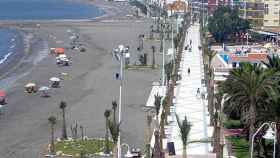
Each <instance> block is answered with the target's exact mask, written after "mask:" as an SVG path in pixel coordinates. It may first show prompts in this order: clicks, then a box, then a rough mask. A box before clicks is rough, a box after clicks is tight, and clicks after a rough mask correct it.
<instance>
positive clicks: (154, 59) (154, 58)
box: [151, 46, 156, 69]
mask: <svg viewBox="0 0 280 158" xmlns="http://www.w3.org/2000/svg"><path fill="white" fill-rule="evenodd" d="M151 49H152V53H153V60H152V67H153V69H154V68H156V57H155V52H156V47H155V46H152V47H151Z"/></svg>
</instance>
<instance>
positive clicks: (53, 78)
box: [50, 77, 60, 82]
mask: <svg viewBox="0 0 280 158" xmlns="http://www.w3.org/2000/svg"><path fill="white" fill-rule="evenodd" d="M50 81H52V82H59V81H60V79H59V78H57V77H52V78H50Z"/></svg>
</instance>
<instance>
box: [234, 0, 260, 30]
mask: <svg viewBox="0 0 280 158" xmlns="http://www.w3.org/2000/svg"><path fill="white" fill-rule="evenodd" d="M239 11H240V12H239V13H240V16H241V17H243V18H245V19H248V20H249V21H250V22H251V24H252V25H253V26H263V23H264V2H263V0H245V1H243V2H242V3H241V4H240V7H239Z"/></svg>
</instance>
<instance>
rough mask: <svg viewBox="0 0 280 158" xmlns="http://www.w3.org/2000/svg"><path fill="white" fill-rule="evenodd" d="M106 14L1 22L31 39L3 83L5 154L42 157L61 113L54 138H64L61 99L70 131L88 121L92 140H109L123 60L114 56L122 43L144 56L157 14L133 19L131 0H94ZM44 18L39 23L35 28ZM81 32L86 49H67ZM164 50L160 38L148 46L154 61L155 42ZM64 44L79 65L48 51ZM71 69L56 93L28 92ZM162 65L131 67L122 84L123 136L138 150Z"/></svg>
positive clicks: (0, 138)
mask: <svg viewBox="0 0 280 158" xmlns="http://www.w3.org/2000/svg"><path fill="white" fill-rule="evenodd" d="M91 3H94V4H95V5H96V6H98V7H101V8H102V9H104V10H105V12H106V13H107V14H106V15H104V16H102V17H99V18H97V19H94V20H85V21H77V20H76V21H71V20H67V21H55V20H54V21H32V22H31V21H27V22H21V23H19V22H15V21H6V22H2V23H1V24H0V25H1V26H10V27H14V28H17V29H21V30H24V31H25V32H26V34H27V35H28V36H27V37H29V38H30V39H28V40H29V41H28V42H27V43H26V46H25V49H26V50H25V52H23V53H22V55H21V57H19V58H17V59H13V60H12V61H14V62H15V64H13V65H12V66H13V68H11V69H9V70H8V71H5V73H3V74H2V73H1V74H2V76H1V77H2V78H1V82H0V83H1V85H4V86H5V89H6V90H7V95H8V104H7V105H6V106H5V112H4V114H3V115H0V126H1V128H0V146H1V148H0V155H1V156H0V157H1V158H2V157H3V158H6V157H7V158H36V157H41V156H42V152H43V151H44V149H45V148H46V146H47V144H48V143H49V139H50V126H49V124H48V120H47V119H48V117H49V116H50V115H55V116H57V118H58V124H57V125H56V127H55V129H56V130H55V136H56V137H60V136H61V119H62V118H61V110H60V109H59V103H60V101H62V100H63V101H66V103H67V105H68V106H67V108H66V118H67V126H68V135H69V136H71V133H70V125H71V124H73V123H74V122H78V124H79V125H83V126H84V127H85V130H86V132H85V133H86V135H87V136H88V137H104V135H105V118H104V115H103V114H104V111H105V109H110V108H111V102H112V101H113V100H116V101H118V99H119V83H120V82H119V80H116V79H115V73H117V72H118V71H119V64H118V62H117V61H116V60H115V59H114V57H113V56H112V53H111V52H112V50H113V49H114V48H116V47H117V46H118V45H119V44H124V45H129V46H130V52H131V63H134V62H136V61H137V60H138V59H137V58H138V54H139V53H138V52H137V50H136V48H137V47H138V36H139V35H140V34H145V35H146V36H148V34H149V31H150V30H149V28H150V25H151V24H152V21H151V20H150V19H146V18H143V17H142V18H136V17H130V16H126V15H128V14H133V8H132V7H131V6H128V5H127V4H123V5H120V3H109V2H103V1H99V0H98V1H94V2H91ZM37 23H40V26H39V27H38V25H36V24H37ZM68 30H71V31H72V32H75V33H77V34H79V37H80V38H79V43H81V44H82V45H83V46H84V47H85V48H86V52H79V51H77V50H72V49H68V48H70V47H71V44H70V43H71V40H70V38H69V37H70V34H69V31H68ZM152 45H155V46H156V47H157V48H159V42H156V41H145V42H144V51H146V52H147V53H148V56H149V58H148V62H149V63H151V62H152V61H151V55H152V51H151V46H152ZM51 47H64V48H66V54H67V56H69V57H70V58H71V61H72V65H71V66H67V67H59V66H57V65H56V60H55V57H54V56H52V55H50V53H49V48H51ZM160 61H161V59H160V54H159V53H156V62H157V64H159V65H160V64H161V62H160ZM61 73H67V74H68V76H67V77H65V78H64V80H62V83H61V87H60V88H56V89H51V90H50V94H51V97H49V98H42V97H40V94H39V93H36V94H27V93H25V92H24V85H25V84H26V83H28V82H35V83H36V84H37V85H39V86H48V85H49V84H50V83H49V78H51V77H53V76H59V74H61ZM159 76H160V71H159V69H143V70H125V71H124V85H123V98H122V99H123V105H122V114H123V115H122V117H123V120H122V123H121V138H122V142H125V143H128V144H129V145H130V146H131V147H138V148H141V149H143V148H144V133H145V127H146V119H145V118H146V117H145V115H146V114H145V112H144V111H143V106H144V105H145V103H146V100H147V98H148V95H149V92H150V90H151V86H152V83H153V82H154V81H159V80H160V77H159Z"/></svg>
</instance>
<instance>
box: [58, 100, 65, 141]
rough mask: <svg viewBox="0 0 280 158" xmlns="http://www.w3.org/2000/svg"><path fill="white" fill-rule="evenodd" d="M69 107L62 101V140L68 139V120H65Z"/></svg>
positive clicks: (60, 106)
mask: <svg viewBox="0 0 280 158" xmlns="http://www.w3.org/2000/svg"><path fill="white" fill-rule="evenodd" d="M66 107H67V104H66V102H64V101H61V102H60V104H59V108H60V109H61V110H62V121H63V122H62V139H67V128H66V119H65V109H66Z"/></svg>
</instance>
